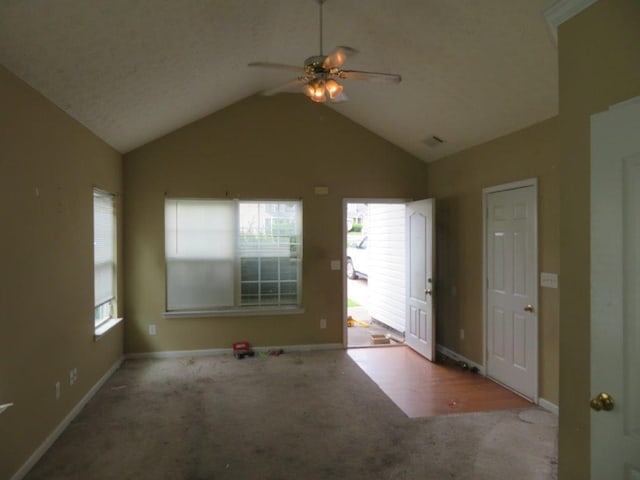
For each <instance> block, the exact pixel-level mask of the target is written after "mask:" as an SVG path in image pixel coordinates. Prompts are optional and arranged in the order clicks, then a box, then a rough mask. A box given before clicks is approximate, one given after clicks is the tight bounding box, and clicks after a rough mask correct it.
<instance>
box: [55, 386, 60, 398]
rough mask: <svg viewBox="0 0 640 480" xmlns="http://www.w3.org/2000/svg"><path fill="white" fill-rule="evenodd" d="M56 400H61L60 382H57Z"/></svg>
mask: <svg viewBox="0 0 640 480" xmlns="http://www.w3.org/2000/svg"><path fill="white" fill-rule="evenodd" d="M56 400H60V382H56Z"/></svg>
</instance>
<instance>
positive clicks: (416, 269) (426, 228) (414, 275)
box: [405, 199, 436, 361]
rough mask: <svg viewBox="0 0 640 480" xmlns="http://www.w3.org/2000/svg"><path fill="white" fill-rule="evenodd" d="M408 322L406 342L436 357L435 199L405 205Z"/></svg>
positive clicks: (425, 355) (430, 357) (427, 354)
mask: <svg viewBox="0 0 640 480" xmlns="http://www.w3.org/2000/svg"><path fill="white" fill-rule="evenodd" d="M405 225H406V226H405V228H406V242H407V249H406V258H407V312H406V315H407V324H406V327H405V342H406V344H407V345H409V346H410V347H411V348H413V349H414V350H415V351H416V352H418V353H419V354H420V355H423V356H424V357H426V358H427V359H429V360H431V361H434V360H435V356H436V323H435V315H434V302H433V301H434V298H433V297H434V286H435V278H434V265H435V246H434V238H435V200H434V199H429V200H419V201H417V202H411V203H408V204H407V208H406V223H405Z"/></svg>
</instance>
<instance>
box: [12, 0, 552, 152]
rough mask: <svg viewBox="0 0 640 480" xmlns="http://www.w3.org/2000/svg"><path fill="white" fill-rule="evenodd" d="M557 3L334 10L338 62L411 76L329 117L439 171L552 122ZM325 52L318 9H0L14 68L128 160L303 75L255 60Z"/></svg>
mask: <svg viewBox="0 0 640 480" xmlns="http://www.w3.org/2000/svg"><path fill="white" fill-rule="evenodd" d="M548 3H549V0H517V1H514V0H482V1H478V0H366V1H363V0H327V1H326V3H325V4H324V7H323V10H324V50H325V53H326V52H327V51H329V50H331V49H332V47H334V46H338V45H346V46H349V47H352V48H354V49H356V50H358V52H359V53H358V54H356V55H354V56H353V57H351V58H349V59H348V60H347V62H346V63H345V65H344V67H345V68H348V69H354V70H372V71H377V72H393V73H399V74H401V75H402V79H403V80H402V82H401V83H399V84H381V83H373V82H362V81H355V80H345V81H344V86H345V93H346V94H347V96H348V98H349V101H347V102H344V103H339V104H333V105H329V107H330V108H333V109H335V110H336V111H338V112H340V113H342V114H344V115H345V116H347V117H348V118H350V119H351V120H353V121H355V122H357V123H359V124H361V125H362V126H364V127H366V128H367V129H369V130H371V131H373V132H374V133H376V134H378V135H380V136H381V137H383V138H385V139H387V140H389V141H390V142H392V143H394V144H396V145H398V146H399V147H401V148H403V149H404V150H406V151H407V152H410V153H412V154H414V155H415V156H417V157H419V158H421V159H423V160H425V161H430V160H434V159H437V158H440V157H443V156H445V155H449V154H451V153H454V152H457V151H460V150H462V149H465V148H468V147H470V146H473V145H475V144H478V143H482V142H484V141H488V140H490V139H493V138H496V137H499V136H501V135H504V134H506V133H509V132H512V131H515V130H518V129H520V128H523V127H526V126H528V125H531V124H534V123H537V122H539V121H541V120H544V119H546V118H549V117H551V116H554V115H556V114H557V111H558V72H557V51H556V47H555V44H554V42H553V37H552V35H551V32H550V30H549V28H548V27H547V24H546V22H545V20H544V17H543V13H542V12H543V10H544V8H545V7H546V6H547V5H548ZM319 50H320V45H319V6H318V4H317V3H316V1H315V0H56V1H51V0H27V1H19V0H0V63H2V64H3V65H4V66H5V67H6V68H8V69H9V70H11V71H12V72H14V73H15V74H16V75H17V76H19V77H20V78H22V79H23V80H24V81H25V82H27V83H28V84H30V85H31V86H32V87H33V88H35V89H36V90H38V91H39V92H40V93H42V94H43V95H44V96H45V97H47V98H49V99H50V100H51V101H52V102H54V103H55V104H57V105H58V106H59V107H60V108H62V109H63V110H65V111H66V112H68V113H69V114H70V115H71V116H72V117H74V118H75V119H77V120H78V121H79V122H81V123H82V124H84V125H85V126H86V127H87V128H89V129H90V130H92V131H93V132H94V133H95V134H97V135H98V136H99V137H100V138H102V139H103V140H104V141H106V142H107V143H109V144H110V145H111V146H113V147H114V148H115V149H117V150H118V151H120V152H123V153H124V152H127V151H130V150H132V149H134V148H136V147H138V146H140V145H143V144H145V143H147V142H149V141H151V140H153V139H155V138H158V137H160V136H162V135H164V134H166V133H169V132H171V131H173V130H175V129H176V128H179V127H181V126H184V125H186V124H188V123H190V122H192V121H194V120H197V119H199V118H201V117H204V116H206V115H208V114H210V113H213V112H215V111H217V110H220V109H222V108H224V107H226V106H228V105H230V104H232V103H235V102H237V101H238V100H241V99H243V98H245V97H247V96H249V95H252V94H256V93H258V92H260V91H262V90H264V89H268V88H271V87H274V86H276V85H278V84H281V83H284V82H287V81H289V80H292V79H294V78H295V76H296V74H295V72H287V71H272V70H263V69H258V68H255V67H253V68H252V67H248V66H247V64H248V63H249V62H252V61H269V62H278V63H286V64H292V65H300V66H301V65H302V64H303V62H304V60H305V59H306V58H307V57H309V56H312V55H317V54H318V53H319ZM280 95H291V94H289V93H282V94H280ZM318 108H323V107H322V106H320V105H319V106H318ZM433 135H435V136H437V137H440V138H441V139H442V140H444V143H443V144H441V145H439V146H436V147H430V146H428V145H427V144H425V140H426V139H429V138H431V137H432V136H433Z"/></svg>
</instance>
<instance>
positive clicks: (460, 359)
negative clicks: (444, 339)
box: [436, 345, 485, 375]
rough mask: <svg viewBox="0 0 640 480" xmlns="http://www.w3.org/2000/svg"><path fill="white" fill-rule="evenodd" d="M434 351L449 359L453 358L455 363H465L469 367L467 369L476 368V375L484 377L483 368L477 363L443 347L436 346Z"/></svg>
mask: <svg viewBox="0 0 640 480" xmlns="http://www.w3.org/2000/svg"><path fill="white" fill-rule="evenodd" d="M436 350H438V352H440V353H441V354H443V355H446V356H447V357H449V358H453V359H454V360H455V361H457V362H465V363H466V364H467V365H469V367H476V368H477V369H478V373H480V374H481V375H485V370H484V367H483V366H482V365H480V364H479V363H476V362H474V361H472V360H469V359H468V358H466V357H464V356H462V355H460V354H459V353H456V352H454V351H453V350H450V349H448V348H447V347H445V346H443V345H437V346H436Z"/></svg>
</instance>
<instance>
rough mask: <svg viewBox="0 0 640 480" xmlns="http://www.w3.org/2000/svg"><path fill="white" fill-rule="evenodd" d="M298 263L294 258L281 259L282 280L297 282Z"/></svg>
mask: <svg viewBox="0 0 640 480" xmlns="http://www.w3.org/2000/svg"><path fill="white" fill-rule="evenodd" d="M297 278H298V261H297V260H294V259H292V258H281V259H280V280H297Z"/></svg>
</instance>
